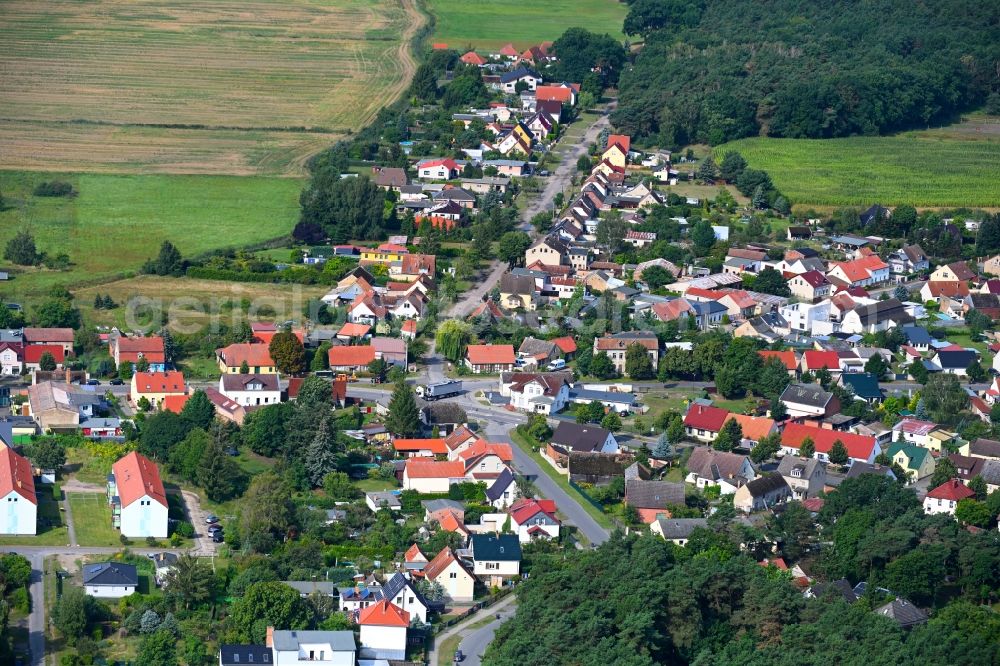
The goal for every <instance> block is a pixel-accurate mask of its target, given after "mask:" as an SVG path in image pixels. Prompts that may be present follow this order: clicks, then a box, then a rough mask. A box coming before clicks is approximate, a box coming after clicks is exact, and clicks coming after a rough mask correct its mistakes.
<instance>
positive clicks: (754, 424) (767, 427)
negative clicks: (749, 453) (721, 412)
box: [726, 413, 778, 449]
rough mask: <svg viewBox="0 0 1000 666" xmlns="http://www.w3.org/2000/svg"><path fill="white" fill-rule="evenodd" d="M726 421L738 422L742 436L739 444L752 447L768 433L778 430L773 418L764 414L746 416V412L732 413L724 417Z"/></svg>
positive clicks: (748, 447) (747, 447)
mask: <svg viewBox="0 0 1000 666" xmlns="http://www.w3.org/2000/svg"><path fill="white" fill-rule="evenodd" d="M726 421H736V422H737V423H739V424H740V430H741V432H742V433H743V437H742V439H741V440H740V446H742V447H743V448H746V449H752V448H753V447H754V446H756V445H757V443H758V442H760V440H762V439H764V438H765V437H767V436H768V435H771V434H773V433H775V432H778V424H777V423H776V422H775V420H774V419H769V418H766V417H764V416H748V415H746V414H732V413H730V414H729V416H728V417H726Z"/></svg>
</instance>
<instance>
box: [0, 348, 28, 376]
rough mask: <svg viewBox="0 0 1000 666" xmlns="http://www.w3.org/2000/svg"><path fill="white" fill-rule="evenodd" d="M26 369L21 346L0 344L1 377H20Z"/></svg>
mask: <svg viewBox="0 0 1000 666" xmlns="http://www.w3.org/2000/svg"><path fill="white" fill-rule="evenodd" d="M23 369H24V352H23V351H22V348H21V345H20V344H15V343H10V342H0V375H8V376H10V375H19V374H21V371H22V370H23Z"/></svg>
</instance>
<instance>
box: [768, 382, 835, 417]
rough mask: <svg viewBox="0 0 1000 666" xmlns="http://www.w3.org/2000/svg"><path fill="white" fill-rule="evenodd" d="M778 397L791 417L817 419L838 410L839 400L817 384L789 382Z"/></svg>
mask: <svg viewBox="0 0 1000 666" xmlns="http://www.w3.org/2000/svg"><path fill="white" fill-rule="evenodd" d="M778 399H779V400H781V402H783V403H785V409H786V410H787V412H788V416H789V418H793V419H797V418H809V419H817V420H818V419H823V418H825V417H827V416H830V415H832V414H837V413H838V412H840V400H839V399H838V398H837V396H835V395H834V394H833V393H829V392H827V391H824V390H823V387H822V386H820V385H819V384H789V385H788V386H786V387H785V390H784V391H782V393H781V397H779V398H778Z"/></svg>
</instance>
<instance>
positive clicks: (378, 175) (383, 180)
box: [371, 166, 409, 192]
mask: <svg viewBox="0 0 1000 666" xmlns="http://www.w3.org/2000/svg"><path fill="white" fill-rule="evenodd" d="M371 178H372V182H373V183H375V184H376V185H378V186H379V187H381V188H382V189H383V190H394V191H396V192H398V191H399V188H401V187H404V186H406V184H407V183H409V178H407V176H406V169H403V168H401V167H383V166H373V167H372V176H371Z"/></svg>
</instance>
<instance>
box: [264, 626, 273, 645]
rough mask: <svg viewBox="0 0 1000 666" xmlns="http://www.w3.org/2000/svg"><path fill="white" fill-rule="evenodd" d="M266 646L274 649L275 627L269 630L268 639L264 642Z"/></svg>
mask: <svg viewBox="0 0 1000 666" xmlns="http://www.w3.org/2000/svg"><path fill="white" fill-rule="evenodd" d="M264 645H266V646H267V647H269V648H273V647H274V627H268V628H267V638H266V639H265V641H264Z"/></svg>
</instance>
